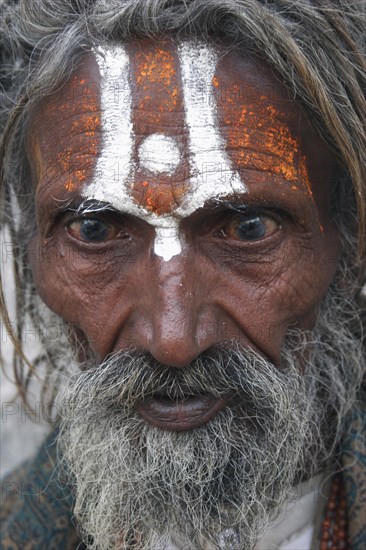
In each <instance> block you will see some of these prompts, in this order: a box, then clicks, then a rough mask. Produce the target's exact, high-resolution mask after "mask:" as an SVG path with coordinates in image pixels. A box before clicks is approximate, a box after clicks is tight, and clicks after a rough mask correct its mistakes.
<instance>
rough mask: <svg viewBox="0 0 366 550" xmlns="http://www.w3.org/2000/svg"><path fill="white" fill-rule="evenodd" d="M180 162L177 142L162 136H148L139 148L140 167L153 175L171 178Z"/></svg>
mask: <svg viewBox="0 0 366 550" xmlns="http://www.w3.org/2000/svg"><path fill="white" fill-rule="evenodd" d="M180 160H181V152H180V149H179V146H178V143H177V140H176V139H174V138H173V137H170V136H164V135H163V134H152V135H151V136H148V137H147V138H146V139H145V140H144V141H143V142H142V143H141V145H140V147H139V161H140V166H141V167H142V168H145V169H146V170H149V171H150V172H152V173H153V174H168V175H170V176H172V175H173V174H174V172H175V171H176V170H177V168H178V166H179V163H180Z"/></svg>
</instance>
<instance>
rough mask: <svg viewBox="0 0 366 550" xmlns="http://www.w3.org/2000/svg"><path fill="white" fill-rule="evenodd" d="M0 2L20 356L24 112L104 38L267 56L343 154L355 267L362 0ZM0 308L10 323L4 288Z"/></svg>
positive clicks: (346, 236) (364, 161)
mask: <svg viewBox="0 0 366 550" xmlns="http://www.w3.org/2000/svg"><path fill="white" fill-rule="evenodd" d="M0 10H1V11H2V12H3V17H2V23H1V24H0V25H1V27H0V33H1V36H0V39H1V41H0V44H1V52H0V56H1V61H2V67H1V69H0V79H1V81H0V83H1V87H0V94H1V97H0V107H1V116H0V124H1V131H2V141H1V145H0V163H1V164H2V172H1V179H0V200H1V207H0V227H4V226H7V227H8V228H9V231H10V234H11V239H12V242H13V247H14V248H13V250H14V266H15V273H16V277H17V312H18V327H17V330H15V331H14V330H13V331H12V338H13V340H14V343H15V346H16V349H17V350H18V352H19V354H20V356H21V355H22V351H21V344H20V338H19V337H20V335H21V332H22V329H23V325H22V323H24V314H25V313H24V312H25V311H26V310H27V309H28V310H29V311H28V312H29V313H30V314H32V312H33V310H34V309H35V303H34V301H32V300H31V299H30V298H29V296H30V295H31V289H32V278H31V274H30V270H29V266H28V264H27V260H26V243H27V241H28V240H29V238H30V237H31V236H32V234H33V232H34V230H35V221H34V220H35V215H34V190H33V186H32V178H31V173H30V168H29V165H28V163H27V158H26V155H25V136H26V128H27V120H28V118H29V115H30V113H31V112H32V110H34V107H35V106H36V105H37V104H38V103H39V102H40V101H42V100H43V99H44V98H45V97H46V96H48V95H49V94H51V93H52V92H54V91H55V90H56V89H59V88H60V87H61V86H62V85H63V83H64V82H65V81H66V80H67V78H68V76H70V74H71V72H72V70H73V68H74V67H75V66H76V65H77V63H78V61H79V60H80V58H81V57H82V56H83V55H84V54H85V52H87V51H89V50H90V48H91V46H92V45H93V44H95V43H98V42H113V41H121V40H126V39H129V38H131V37H158V36H166V35H174V36H178V37H179V36H181V37H182V36H194V37H199V38H200V39H209V40H218V41H220V42H221V43H224V44H228V45H229V46H230V47H235V49H236V51H238V52H239V53H240V52H243V53H245V54H246V55H253V56H256V57H259V58H262V59H263V60H265V61H266V62H267V63H268V64H269V65H270V66H271V67H272V68H273V69H274V71H275V72H276V73H277V74H278V75H279V77H280V78H281V79H282V80H283V81H284V83H285V84H286V85H287V87H288V88H289V89H290V90H291V92H292V94H293V97H294V98H295V99H297V100H298V101H300V102H301V103H302V104H303V105H304V107H305V109H306V110H307V112H308V114H309V115H310V118H311V120H312V121H313V123H314V125H315V126H317V128H318V130H319V132H320V133H321V135H322V136H323V138H324V139H325V140H326V141H327V142H328V144H329V146H330V147H331V148H332V150H333V151H334V153H335V155H336V157H337V158H338V159H339V164H340V167H341V170H340V177H339V179H338V181H337V182H335V184H334V197H335V213H334V216H335V220H336V222H337V223H338V226H339V227H340V234H341V238H342V240H343V244H344V258H346V260H344V261H346V262H347V264H348V266H350V265H352V267H353V268H354V270H355V272H356V273H357V274H358V276H360V273H361V269H360V266H361V263H360V260H361V259H362V257H363V255H364V243H365V223H366V222H365V219H366V215H365V214H366V134H365V125H364V122H365V119H366V116H365V115H366V100H365V88H366V86H365V82H366V63H365V56H364V51H363V48H364V47H365V34H364V33H365V31H364V29H365V26H366V20H365V14H364V12H363V2H362V1H361V2H360V1H359V0H332V1H331V2H330V1H329V0H297V1H296V2H294V1H293V0H271V1H270V0H56V1H55V0H34V1H33V2H32V1H31V0H19V1H17V0H0ZM357 242H358V247H357ZM357 250H358V252H357ZM356 286H357V285H356ZM360 287H361V285H360V283H358V289H360ZM351 292H353V293H354V292H355V289H354V288H352V290H351ZM0 310H2V311H3V316H4V319H5V322H9V317H8V314H7V312H6V307H5V303H4V296H3V292H2V290H1V285H0ZM24 359H25V358H24V356H23V361H24ZM16 361H17V362H18V368H17V370H16V373H17V380H18V383H19V387H20V388H23V389H24V379H25V375H24V373H23V371H22V370H21V369H22V368H23V367H21V366H20V365H21V364H22V360H21V359H19V358H17V359H16ZM22 373H23V374H22ZM23 394H24V391H23Z"/></svg>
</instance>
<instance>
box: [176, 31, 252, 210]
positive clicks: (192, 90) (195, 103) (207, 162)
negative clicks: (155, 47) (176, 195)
mask: <svg viewBox="0 0 366 550" xmlns="http://www.w3.org/2000/svg"><path fill="white" fill-rule="evenodd" d="M179 58H180V63H181V72H182V81H183V94H184V104H185V116H186V124H187V127H188V131H189V146H190V152H191V162H192V164H193V166H192V169H193V177H192V179H191V186H192V191H190V192H189V193H188V194H187V196H186V198H185V200H184V202H183V204H182V206H181V207H180V208H179V212H180V214H181V215H182V214H183V213H184V214H185V215H190V214H192V213H193V212H194V211H195V210H197V209H198V208H201V207H202V206H203V205H204V204H205V202H206V201H208V200H209V199H214V198H219V197H220V196H225V195H230V194H231V193H235V192H240V193H243V192H245V191H247V188H246V186H245V185H244V183H243V182H242V181H241V178H240V175H239V174H238V172H236V171H234V170H233V168H232V163H231V161H230V159H229V158H228V155H227V153H226V151H225V143H224V140H223V138H222V137H221V136H220V134H219V131H218V117H217V106H216V102H215V98H214V93H213V84H212V79H213V77H214V75H215V70H216V66H217V61H218V55H217V53H216V51H215V49H214V48H213V47H211V46H208V45H206V44H196V43H194V42H190V41H188V42H183V43H182V44H180V46H179Z"/></svg>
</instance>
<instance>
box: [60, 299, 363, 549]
mask: <svg viewBox="0 0 366 550" xmlns="http://www.w3.org/2000/svg"><path fill="white" fill-rule="evenodd" d="M339 311H340V312H342V307H339V304H338V303H336V301H335V300H334V297H332V296H330V298H329V300H328V304H325V305H324V313H321V314H320V315H319V319H318V323H317V326H316V328H315V329H314V330H313V331H312V332H311V333H309V334H307V335H304V334H301V333H300V332H297V333H296V334H295V333H294V332H293V333H292V335H291V336H290V337H289V338H288V339H287V344H286V345H285V348H284V350H283V364H282V365H281V367H280V368H276V367H274V366H273V365H271V364H270V363H268V362H267V361H265V360H264V359H263V358H262V357H260V356H258V355H257V354H255V353H253V352H251V351H250V350H245V351H240V350H237V349H235V346H232V347H231V348H230V349H227V350H226V351H225V350H221V351H220V350H219V349H218V350H215V354H214V355H213V356H210V355H208V354H207V355H206V354H203V355H202V356H200V357H199V358H197V360H196V361H195V362H194V363H192V364H191V365H190V366H188V367H186V368H185V369H169V368H167V367H165V366H162V365H159V364H157V363H154V361H153V360H152V358H151V357H149V356H136V357H133V356H131V355H130V354H116V355H115V356H113V357H111V358H110V359H108V360H107V361H105V362H104V363H103V364H102V365H100V366H91V367H90V368H89V369H88V370H86V371H85V372H82V373H81V374H80V373H78V374H77V375H74V376H73V377H71V379H70V381H69V386H68V388H67V390H66V393H65V395H64V399H63V407H62V417H63V422H62V425H61V431H60V437H59V444H60V450H61V453H62V455H63V457H64V463H65V466H66V471H67V472H68V475H69V476H70V483H72V484H73V486H74V491H75V509H74V512H75V516H76V518H77V520H78V523H79V526H80V529H81V532H82V535H83V536H84V539H85V542H86V545H87V547H88V548H89V549H93V550H96V549H103V550H107V549H123V548H126V549H127V548H132V542H133V541H135V542H136V541H137V542H138V546H136V548H141V549H144V550H157V549H161V550H168V549H169V550H171V549H172V548H174V547H177V548H179V549H181V548H185V546H186V547H187V548H190V549H193V548H194V549H195V550H196V549H197V550H198V549H206V548H207V549H210V550H212V549H214V548H222V549H225V550H249V549H252V548H253V547H254V545H255V543H256V542H257V540H258V539H259V538H260V536H261V534H262V533H263V531H264V530H265V529H266V526H267V525H268V522H269V521H270V520H272V519H274V517H275V516H276V514H278V512H279V511H280V509H281V506H282V504H283V503H284V501H285V500H286V498H288V496H289V493H290V492H291V488H292V486H293V484H294V483H297V482H299V481H300V480H301V479H303V478H306V477H310V476H311V475H313V474H314V472H316V471H318V470H319V468H321V467H322V466H323V465H324V464H325V463H326V462H327V461H328V460H329V457H330V456H331V455H332V453H333V452H334V447H335V445H336V444H337V442H338V441H339V438H340V434H341V431H342V424H343V419H344V417H345V415H346V413H347V412H348V410H349V409H350V408H351V407H352V404H353V402H354V400H355V397H356V394H357V390H358V388H359V385H360V383H361V380H362V376H363V373H364V372H365V366H364V362H363V358H362V350H361V345H360V342H359V340H358V339H356V338H353V339H352V336H351V334H350V331H349V329H348V327H347V326H346V323H344V321H343V319H342V318H340V315H339V313H338V312H339ZM337 313H338V315H337ZM299 364H301V366H302V370H303V372H302V374H300V369H299ZM142 374H143V375H142ZM162 381H163V382H162ZM162 383H163V384H164V386H165V389H166V390H167V391H168V392H169V393H170V395H171V396H172V397H173V398H174V397H178V396H179V395H180V388H181V387H185V385H188V386H189V387H190V388H195V389H196V391H197V393H200V392H203V391H205V392H208V393H212V394H214V395H215V393H216V394H217V395H222V393H223V392H225V388H226V391H227V390H228V389H230V390H231V391H232V390H233V389H235V392H236V394H237V395H238V396H239V399H238V402H236V404H235V406H234V407H227V408H226V409H224V410H222V411H220V412H219V413H218V414H217V415H216V416H215V417H214V418H213V419H212V420H211V421H210V422H209V423H208V424H207V425H206V426H202V427H200V428H197V429H195V430H191V431H187V432H180V433H177V432H170V431H163V430H159V429H157V428H154V427H152V426H150V425H148V424H147V423H145V422H144V421H143V420H142V419H141V418H140V417H139V416H138V414H137V413H136V411H135V404H136V402H137V401H138V399H140V398H141V397H143V396H145V397H146V396H148V395H151V393H154V392H156V391H158V390H159V391H160V390H161V388H162ZM174 545H175V546H174Z"/></svg>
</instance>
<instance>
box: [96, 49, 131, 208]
mask: <svg viewBox="0 0 366 550" xmlns="http://www.w3.org/2000/svg"><path fill="white" fill-rule="evenodd" d="M95 53H96V60H97V63H98V66H99V70H100V74H101V78H102V83H101V85H102V90H101V111H102V130H103V145H102V152H101V155H100V156H99V158H98V161H97V166H96V171H95V176H94V178H93V182H92V183H91V184H90V185H89V186H88V187H87V189H86V192H87V196H88V198H94V199H97V200H101V201H108V202H111V203H112V204H113V205H114V206H116V207H117V208H119V209H122V207H124V206H125V202H126V200H129V201H131V197H130V194H129V192H128V187H127V185H126V184H127V183H128V181H131V177H132V175H133V171H134V166H133V162H132V151H133V131H132V122H131V104H132V99H131V89H130V83H129V59H128V56H127V54H126V51H125V49H124V47H123V46H108V47H106V48H102V47H101V46H99V47H98V48H97V49H96V50H95Z"/></svg>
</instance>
